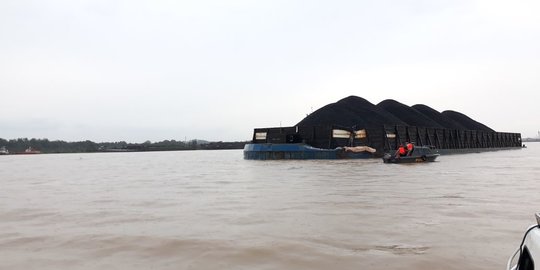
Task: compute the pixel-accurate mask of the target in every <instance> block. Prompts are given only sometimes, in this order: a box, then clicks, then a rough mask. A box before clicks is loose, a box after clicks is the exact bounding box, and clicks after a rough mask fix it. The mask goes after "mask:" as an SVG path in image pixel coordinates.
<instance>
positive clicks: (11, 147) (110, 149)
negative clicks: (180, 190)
mask: <svg viewBox="0 0 540 270" xmlns="http://www.w3.org/2000/svg"><path fill="white" fill-rule="evenodd" d="M246 143H249V142H248V141H236V142H223V141H219V142H208V141H202V140H191V141H176V140H165V141H160V142H150V141H146V142H144V143H127V142H125V141H120V142H101V143H96V142H93V141H89V140H87V141H78V142H66V141H60V140H56V141H50V140H48V139H34V138H33V139H27V138H19V139H10V140H5V139H1V138H0V148H2V149H5V150H6V153H4V154H9V155H23V154H26V155H28V154H52V153H125V152H157V151H186V150H228V149H243V148H244V145H245V144H246ZM27 149H32V150H34V151H35V152H32V153H29V152H28V151H27Z"/></svg>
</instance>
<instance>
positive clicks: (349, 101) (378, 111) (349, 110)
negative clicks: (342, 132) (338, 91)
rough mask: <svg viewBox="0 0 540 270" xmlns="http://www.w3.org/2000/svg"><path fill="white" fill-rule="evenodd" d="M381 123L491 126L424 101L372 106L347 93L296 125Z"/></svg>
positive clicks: (366, 125)
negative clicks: (411, 103) (433, 107)
mask: <svg viewBox="0 0 540 270" xmlns="http://www.w3.org/2000/svg"><path fill="white" fill-rule="evenodd" d="M383 125H387V126H392V125H401V126H407V125H408V126H418V127H429V128H447V129H460V130H481V131H489V132H493V130H492V129H491V128H489V127H487V126H485V125H484V124H481V123H479V122H477V121H475V120H473V119H471V118H469V117H468V116H466V115H464V114H462V113H459V112H455V111H444V112H442V113H439V112H438V111H436V110H434V109H432V108H430V107H428V106H426V105H423V104H418V105H414V106H412V107H409V106H407V105H404V104H402V103H399V102H397V101H395V100H385V101H382V102H380V103H379V104H378V105H374V104H372V103H371V102H369V101H367V100H365V99H363V98H361V97H357V96H349V97H346V98H344V99H342V100H340V101H338V102H336V103H331V104H328V105H326V106H324V107H322V108H320V109H318V110H316V111H315V112H313V113H312V114H310V115H308V116H307V117H306V118H304V119H303V120H302V121H300V122H299V123H298V124H297V126H299V127H311V126H344V127H355V128H370V127H371V128H373V127H381V126H383Z"/></svg>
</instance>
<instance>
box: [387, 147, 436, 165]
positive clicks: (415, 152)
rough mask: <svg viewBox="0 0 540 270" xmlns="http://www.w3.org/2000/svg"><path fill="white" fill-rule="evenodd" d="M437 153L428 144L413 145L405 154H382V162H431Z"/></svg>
mask: <svg viewBox="0 0 540 270" xmlns="http://www.w3.org/2000/svg"><path fill="white" fill-rule="evenodd" d="M438 156H439V153H438V152H437V151H436V150H434V149H433V148H431V147H429V146H414V148H413V149H412V150H411V151H409V152H408V153H407V154H406V155H404V156H401V155H399V154H390V153H386V154H384V156H383V161H384V163H418V162H433V161H435V159H436V158H437V157H438Z"/></svg>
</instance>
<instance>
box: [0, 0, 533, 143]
mask: <svg viewBox="0 0 540 270" xmlns="http://www.w3.org/2000/svg"><path fill="white" fill-rule="evenodd" d="M538 14H540V1H537V0H530V1H519V0H513V1H497V0H485V1H484V0H482V1H475V0H463V1H460V0H447V1H445V0H442V1H433V0H429V1H428V0H424V1H421V0H416V1H415V0H411V1H406V0H405V1H403V0H395V1H355V0H351V1H339V0H336V1H318V0H311V1H294V0H283V1H281V0H272V1H248V0H235V1H224V0H215V1H214V0H198V1H180V0H175V1H173V0H171V1H165V0H163V1H150V0H148V1H138V0H129V1H128V0H126V1H117V0H103V1H100V0H88V1H85V0H79V1H73V0H64V1H62V0H51V1H46V0H35V1H27V0H16V1H15V0H13V1H10V0H0V138H18V137H28V138H32V137H36V138H49V139H61V140H68V141H74V140H86V139H90V140H94V141H118V140H125V141H129V142H142V141H145V140H152V141H158V140H164V139H176V140H183V139H185V138H187V139H194V138H199V139H207V140H225V141H231V140H248V139H250V138H251V135H252V129H253V128H255V127H268V126H279V125H280V124H281V125H282V126H289V125H294V124H296V123H297V122H299V121H300V120H301V119H302V118H303V117H305V116H306V114H307V113H310V112H311V111H312V110H316V109H318V108H320V107H322V106H324V105H325V104H328V103H332V102H335V101H337V100H339V99H341V98H343V97H346V96H349V95H357V96H361V97H364V98H366V99H367V100H369V101H371V102H372V103H375V104H376V103H378V102H380V101H382V100H384V99H388V98H392V99H395V100H398V101H400V102H402V103H404V104H407V105H414V104H418V103H421V104H426V105H429V106H431V107H432V108H434V109H436V110H439V111H443V110H448V109H450V110H456V111H460V112H462V113H465V114H467V115H469V116H470V117H472V118H473V119H475V120H477V121H480V122H482V123H484V124H486V125H488V126H490V127H491V128H493V129H495V130H497V131H509V132H521V133H522V135H523V136H524V137H528V136H536V135H537V131H538V130H539V129H540V120H539V119H540V106H539V103H540V91H539V89H540V76H539V75H540V16H539V15H538Z"/></svg>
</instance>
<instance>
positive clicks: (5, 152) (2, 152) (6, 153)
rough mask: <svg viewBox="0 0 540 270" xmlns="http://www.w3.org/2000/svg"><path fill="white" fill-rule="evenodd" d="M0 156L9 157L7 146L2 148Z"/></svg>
mask: <svg viewBox="0 0 540 270" xmlns="http://www.w3.org/2000/svg"><path fill="white" fill-rule="evenodd" d="M0 155H9V151H8V150H7V149H6V147H5V146H2V147H0Z"/></svg>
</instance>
